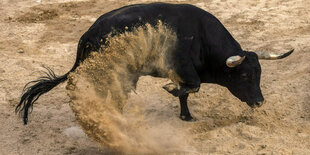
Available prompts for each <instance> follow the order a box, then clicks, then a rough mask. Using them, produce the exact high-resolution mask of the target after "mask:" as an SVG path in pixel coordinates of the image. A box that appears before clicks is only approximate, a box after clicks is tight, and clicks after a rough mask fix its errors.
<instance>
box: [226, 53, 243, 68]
mask: <svg viewBox="0 0 310 155" xmlns="http://www.w3.org/2000/svg"><path fill="white" fill-rule="evenodd" d="M244 59H245V56H243V57H241V56H239V55H236V56H231V57H229V58H227V60H226V65H227V66H228V67H229V68H233V67H236V66H238V65H240V64H241V63H242V61H243V60H244Z"/></svg>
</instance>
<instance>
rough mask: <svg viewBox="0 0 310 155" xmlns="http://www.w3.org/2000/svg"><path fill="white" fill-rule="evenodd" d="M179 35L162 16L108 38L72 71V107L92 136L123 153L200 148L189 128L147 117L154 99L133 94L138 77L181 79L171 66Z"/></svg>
mask: <svg viewBox="0 0 310 155" xmlns="http://www.w3.org/2000/svg"><path fill="white" fill-rule="evenodd" d="M176 38H177V37H176V34H175V33H174V32H173V31H172V30H171V29H170V28H169V27H168V26H166V25H165V24H163V23H162V22H161V21H158V23H157V25H156V26H151V25H150V24H146V25H144V26H140V27H137V28H135V29H134V30H133V31H131V32H125V33H122V34H119V35H116V36H113V37H109V38H108V39H107V40H106V44H107V45H106V46H103V47H102V48H101V50H100V51H99V52H96V53H92V54H91V56H90V58H88V59H86V60H85V61H84V62H83V63H82V65H81V66H80V67H79V68H78V69H77V70H76V71H75V72H74V73H71V74H70V76H69V81H68V85H67V90H68V91H67V92H68V95H69V96H70V98H71V100H72V101H71V103H70V106H71V108H72V110H73V111H74V113H75V114H76V117H77V120H78V122H79V123H80V125H81V126H82V128H83V130H84V131H85V133H86V134H87V135H88V136H89V137H91V138H93V139H94V140H96V141H97V142H99V143H100V144H103V145H104V146H108V147H109V148H110V149H112V150H114V151H116V152H121V153H130V154H131V153H143V154H144V153H156V154H166V153H175V152H181V153H182V152H183V153H184V152H195V150H194V149H193V148H190V147H189V146H190V145H189V141H188V139H186V138H185V137H187V135H188V133H187V131H186V130H182V129H180V128H177V127H176V126H173V125H171V124H168V123H164V122H163V121H161V120H154V119H153V120H151V121H150V119H147V118H146V116H147V111H146V109H145V104H151V103H144V102H143V100H142V98H141V97H139V95H137V94H135V93H134V90H135V87H136V83H137V81H138V78H139V76H140V75H145V74H149V73H152V72H154V71H156V73H157V74H159V75H160V76H164V77H170V78H172V79H173V81H175V82H177V80H178V78H177V76H176V74H174V73H173V72H172V71H171V67H172V66H171V65H169V64H170V62H171V61H170V60H169V57H170V55H171V54H172V52H173V51H174V47H175V44H176V43H177V39H176ZM130 94H131V96H134V97H131V100H127V99H128V96H129V95H130Z"/></svg>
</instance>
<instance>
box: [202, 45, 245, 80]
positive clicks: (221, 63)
mask: <svg viewBox="0 0 310 155" xmlns="http://www.w3.org/2000/svg"><path fill="white" fill-rule="evenodd" d="M235 55H240V56H244V55H245V53H244V52H243V51H242V49H241V48H238V47H237V48H234V49H233V48H232V49H229V50H212V48H211V49H210V50H208V51H207V52H205V65H204V66H205V67H204V71H203V72H202V76H201V81H202V82H206V83H215V84H219V85H222V86H225V85H226V81H227V78H228V77H226V76H227V74H225V72H226V71H227V70H228V69H229V68H228V67H227V66H226V60H227V58H229V57H230V56H235Z"/></svg>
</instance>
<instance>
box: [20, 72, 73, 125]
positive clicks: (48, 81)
mask: <svg viewBox="0 0 310 155" xmlns="http://www.w3.org/2000/svg"><path fill="white" fill-rule="evenodd" d="M44 68H46V70H47V71H45V72H44V73H45V74H46V76H42V77H40V78H39V79H38V80H34V81H30V82H28V83H27V84H26V85H25V87H24V92H23V94H22V97H21V99H20V102H19V104H18V105H17V107H16V109H15V112H19V113H20V114H21V115H23V116H22V117H23V120H24V124H27V121H28V112H29V108H30V110H31V111H32V108H33V103H34V102H35V101H36V100H38V99H39V97H40V96H41V95H43V94H45V93H46V92H48V91H50V90H51V89H53V88H54V87H56V86H57V85H58V84H60V83H62V82H64V81H66V80H67V76H68V74H69V73H70V72H68V73H66V74H65V75H63V76H56V75H55V73H54V72H53V71H52V70H51V69H50V68H48V67H44Z"/></svg>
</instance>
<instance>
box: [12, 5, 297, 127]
mask: <svg viewBox="0 0 310 155" xmlns="http://www.w3.org/2000/svg"><path fill="white" fill-rule="evenodd" d="M159 20H160V21H162V22H163V23H165V24H166V25H168V26H169V27H170V28H171V29H172V30H173V31H175V33H176V35H177V38H178V43H177V45H176V46H177V47H176V52H175V53H176V54H175V55H174V57H173V61H174V63H175V65H176V67H175V70H174V71H175V72H176V73H177V74H178V76H179V77H180V78H181V79H182V82H181V83H180V84H179V85H178V86H176V84H173V83H172V84H168V85H166V86H164V88H165V89H166V90H167V91H168V92H170V93H171V94H173V95H174V96H177V97H179V99H180V104H181V114H180V118H181V119H183V120H192V119H193V118H192V116H191V114H190V112H189V110H188V107H187V98H188V94H189V93H194V92H197V91H198V90H199V88H200V84H201V83H216V84H219V85H222V86H224V87H227V88H228V89H229V90H230V92H231V93H232V94H233V95H235V96H236V97H237V98H239V99H240V100H241V101H243V102H246V103H247V104H248V105H249V106H251V107H258V106H261V105H262V103H263V101H264V98H263V95H262V93H261V89H260V76H261V67H260V64H259V61H258V59H259V58H263V59H280V58H284V57H286V56H288V55H290V54H291V53H292V52H293V50H292V51H290V52H287V53H284V54H266V53H263V52H257V53H254V52H249V51H244V50H242V48H241V46H240V45H239V43H238V42H237V41H236V40H235V39H234V38H233V37H232V36H231V34H230V33H229V32H228V31H227V29H226V28H225V27H224V26H223V25H222V24H221V22H220V21H219V20H218V19H217V18H216V17H214V16H213V15H212V14H210V13H208V12H206V11H204V10H202V9H200V8H197V7H195V6H192V5H188V4H179V5H177V4H165V3H153V4H139V5H130V6H125V7H122V8H120V9H116V10H113V11H111V12H108V13H106V14H104V15H102V16H101V17H99V18H98V20H97V21H96V22H95V23H94V24H93V25H92V26H91V27H90V28H89V30H88V31H87V32H86V33H85V34H84V35H83V36H82V37H81V39H80V41H79V44H78V49H77V56H76V62H75V64H74V66H73V68H72V69H71V70H70V71H69V72H68V73H66V74H65V75H63V76H59V77H58V76H56V75H55V74H54V72H53V71H51V70H50V69H48V68H47V70H48V71H47V72H46V73H47V76H45V77H41V78H40V79H39V80H36V81H31V82H29V83H28V84H32V85H31V86H28V84H27V85H26V86H25V88H26V89H25V90H24V93H23V95H22V97H21V100H20V102H19V104H18V105H17V107H16V112H23V115H24V116H23V119H24V123H25V124H27V120H28V112H29V108H32V106H33V103H34V102H35V101H36V100H37V99H38V98H39V97H40V96H41V95H42V94H44V93H46V92H48V91H49V90H51V89H52V88H54V87H55V86H57V85H58V84H59V83H61V82H64V81H66V80H67V76H68V74H69V73H70V72H72V71H74V70H75V69H76V68H77V67H78V66H79V64H80V63H81V62H82V61H83V60H85V59H86V58H87V57H88V56H89V54H90V53H91V52H94V51H98V49H99V48H100V46H101V45H102V44H104V43H105V41H102V40H105V39H106V38H107V36H108V35H109V34H111V33H113V32H116V31H117V32H119V33H122V32H124V31H131V30H133V28H135V27H137V26H141V25H144V24H146V23H149V24H151V25H156V24H157V22H158V21H159ZM150 74H151V75H152V73H150ZM153 76H155V75H153ZM27 86H28V87H27Z"/></svg>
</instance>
